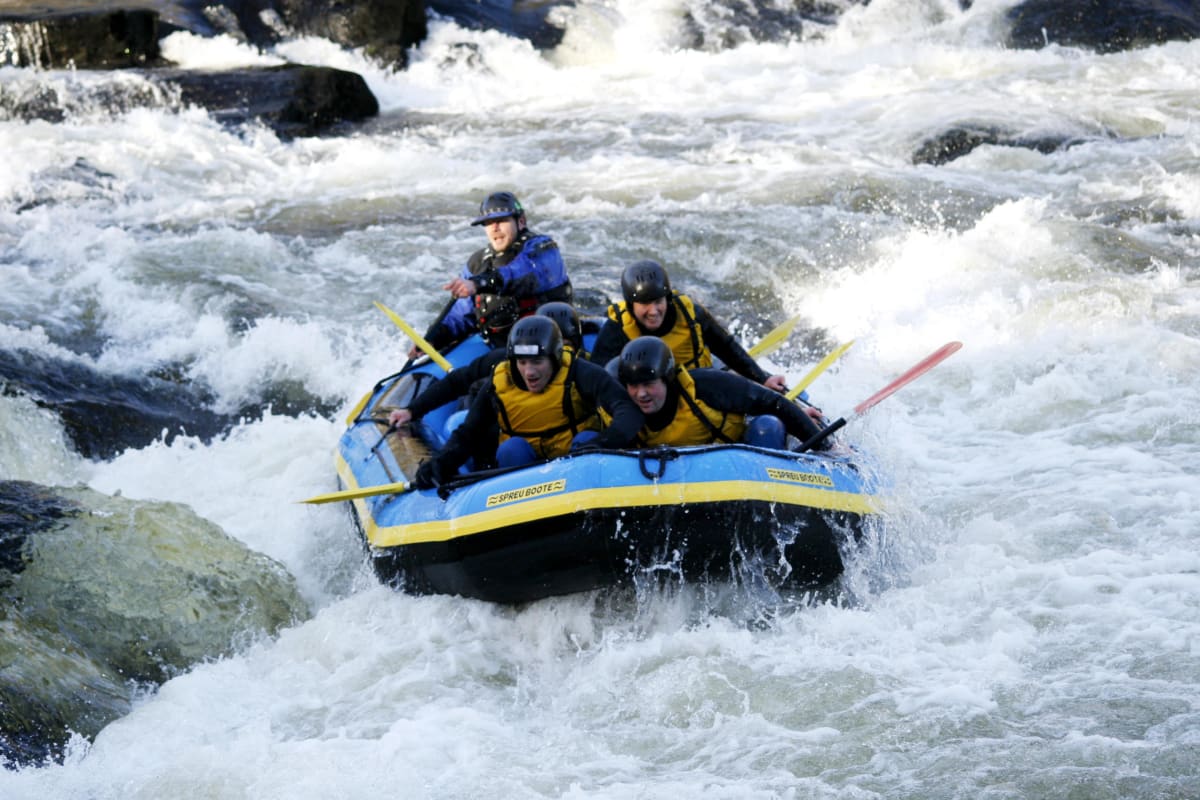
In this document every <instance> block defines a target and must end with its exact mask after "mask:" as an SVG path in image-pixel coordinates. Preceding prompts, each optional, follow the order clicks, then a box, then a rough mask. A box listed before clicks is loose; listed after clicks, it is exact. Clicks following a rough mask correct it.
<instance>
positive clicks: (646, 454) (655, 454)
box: [638, 446, 679, 481]
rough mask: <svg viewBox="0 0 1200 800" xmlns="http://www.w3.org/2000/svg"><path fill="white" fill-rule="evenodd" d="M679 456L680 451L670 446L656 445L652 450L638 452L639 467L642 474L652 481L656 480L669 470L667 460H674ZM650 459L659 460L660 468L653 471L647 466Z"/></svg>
mask: <svg viewBox="0 0 1200 800" xmlns="http://www.w3.org/2000/svg"><path fill="white" fill-rule="evenodd" d="M677 458H679V451H678V450H674V449H672V448H670V447H666V446H664V447H655V448H653V449H650V450H641V451H639V452H638V469H640V470H641V471H642V475H643V476H644V477H645V478H646V479H647V480H651V481H656V480H658V479H659V478H661V477H662V476H663V475H664V474H666V472H667V462H668V461H674V460H675V459H677ZM650 459H657V460H658V469H657V470H655V471H654V472H651V471H650V470H649V469H647V467H646V462H647V461H649V460H650Z"/></svg>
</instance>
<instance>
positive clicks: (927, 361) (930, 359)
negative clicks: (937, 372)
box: [797, 342, 962, 453]
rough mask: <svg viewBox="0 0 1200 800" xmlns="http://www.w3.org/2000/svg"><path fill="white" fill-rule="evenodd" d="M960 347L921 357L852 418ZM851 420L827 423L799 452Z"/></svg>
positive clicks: (958, 344)
mask: <svg viewBox="0 0 1200 800" xmlns="http://www.w3.org/2000/svg"><path fill="white" fill-rule="evenodd" d="M960 349H962V342H948V343H946V344H944V345H942V346H941V347H939V348H938V349H937V350H935V351H934V352H932V353H930V354H929V355H927V356H926V357H925V358H923V359H921V361H919V362H918V363H917V364H915V365H913V366H912V367H910V368H909V370H908V371H907V372H905V373H904V374H903V375H901V376H900V377H899V378H896V380H894V381H892V382H891V383H889V384H888V385H887V386H885V387H883V388H882V389H880V390H879V391H878V392H876V393H875V394H873V395H871V396H870V397H868V398H867V399H866V400H863V401H862V402H861V403H859V404H858V405H856V406H855V407H854V413H852V414H851V415H850V419H858V418H859V417H861V416H862V415H863V414H865V413H867V411H869V410H870V409H872V408H874V407H875V406H876V405H878V404H879V403H880V402H881V401H883V400H885V399H886V398H888V397H891V396H892V395H893V394H895V393H896V392H897V391H899V390H900V389H901V388H903V387H904V386H907V385H908V384H910V383H912V382H913V381H915V380H916V379H917V378H919V377H921V376H922V375H924V374H925V373H926V372H929V370H931V369H933V368H934V367H936V366H937V365H938V364H940V363H942V362H943V361H945V360H946V359H947V358H949V357H950V356H951V355H953V354H954V353H957V352H958V351H959V350H960ZM849 421H850V420H848V419H847V418H846V417H839V418H838V419H836V420H834V421H833V422H831V423H829V424H828V425H826V426H825V427H824V428H822V429H821V430H820V431H818V432H817V433H814V434H813V435H812V436H810V437H809V439H808V441H806V442H804V444H802V445H800V447H799V448H798V450H797V452H800V453H803V452H806V451H808V450H810V449H812V448H813V447H816V446H817V445H818V444H820V443H821V442H823V441H825V439H827V438H829V436H830V435H831V434H833V433H835V432H836V431H839V430H841V429H842V428H843V427H845V425H846V423H847V422H849Z"/></svg>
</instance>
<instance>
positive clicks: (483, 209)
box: [471, 192, 525, 225]
mask: <svg viewBox="0 0 1200 800" xmlns="http://www.w3.org/2000/svg"><path fill="white" fill-rule="evenodd" d="M523 216H525V209H524V208H523V207H522V206H521V201H520V200H518V199H517V196H516V195H515V194H513V193H512V192H493V193H492V194H489V195H488V196H487V198H486V199H484V201H483V202H482V203H480V204H479V216H478V217H476V218H475V219H474V221H473V222H472V223H471V224H472V225H483V224H485V223H488V222H491V221H492V220H494V219H505V218H507V217H513V218H514V219H520V218H521V217H523Z"/></svg>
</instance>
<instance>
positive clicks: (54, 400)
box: [0, 350, 237, 459]
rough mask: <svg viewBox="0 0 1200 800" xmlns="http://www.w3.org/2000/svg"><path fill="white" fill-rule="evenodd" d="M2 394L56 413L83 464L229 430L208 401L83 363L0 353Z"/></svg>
mask: <svg viewBox="0 0 1200 800" xmlns="http://www.w3.org/2000/svg"><path fill="white" fill-rule="evenodd" d="M0 389H3V390H4V391H7V392H21V393H23V394H26V395H28V396H30V397H31V398H33V399H34V400H35V401H36V402H37V404H38V405H39V406H42V407H43V408H49V409H51V410H53V411H55V412H56V413H57V414H58V416H59V418H60V419H61V420H62V423H63V428H64V429H65V430H66V433H67V435H68V436H69V437H70V439H71V442H72V444H74V446H75V449H76V450H78V451H79V453H80V454H81V455H82V456H84V457H85V458H97V459H104V458H112V457H113V456H115V455H117V454H118V453H120V452H122V451H124V450H126V449H128V448H130V447H144V446H146V445H148V444H150V443H151V442H153V441H155V440H157V439H158V438H159V437H160V436H165V439H166V441H171V440H172V439H174V438H175V437H176V436H177V435H179V434H180V433H187V434H190V435H192V436H197V437H199V438H201V439H204V440H207V439H210V438H212V437H213V436H216V435H217V434H219V433H222V432H224V431H226V430H228V429H230V428H231V427H232V426H233V425H234V424H235V423H236V421H237V419H236V418H235V417H233V416H231V415H221V414H216V413H214V412H212V411H210V410H208V408H207V403H208V401H209V399H210V398H208V397H206V396H204V395H202V394H197V393H196V391H195V390H194V389H192V388H190V387H189V386H187V385H184V384H181V383H173V382H170V381H166V380H163V379H161V378H156V377H152V376H143V377H137V378H133V377H127V376H120V375H106V374H103V373H100V372H98V371H96V370H94V369H92V368H90V367H88V366H87V365H86V364H83V363H81V362H73V361H64V360H55V359H50V358H47V357H45V356H41V355H35V354H33V353H29V352H27V351H12V350H0Z"/></svg>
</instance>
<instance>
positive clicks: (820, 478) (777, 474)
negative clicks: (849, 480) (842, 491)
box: [767, 467, 833, 489]
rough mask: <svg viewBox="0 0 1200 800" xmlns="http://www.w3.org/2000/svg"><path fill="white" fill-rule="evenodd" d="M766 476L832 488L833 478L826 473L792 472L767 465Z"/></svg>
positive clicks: (778, 479)
mask: <svg viewBox="0 0 1200 800" xmlns="http://www.w3.org/2000/svg"><path fill="white" fill-rule="evenodd" d="M767 477H768V478H773V479H775V480H777V481H789V482H791V483H811V484H812V485H813V486H828V487H829V488H831V489H832V488H833V478H830V477H829V476H828V475H819V474H817V473H815V472H792V471H791V470H790V469H774V468H773V467H768V468H767Z"/></svg>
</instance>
